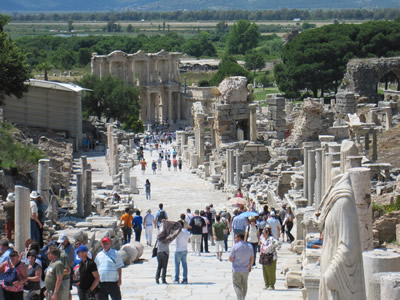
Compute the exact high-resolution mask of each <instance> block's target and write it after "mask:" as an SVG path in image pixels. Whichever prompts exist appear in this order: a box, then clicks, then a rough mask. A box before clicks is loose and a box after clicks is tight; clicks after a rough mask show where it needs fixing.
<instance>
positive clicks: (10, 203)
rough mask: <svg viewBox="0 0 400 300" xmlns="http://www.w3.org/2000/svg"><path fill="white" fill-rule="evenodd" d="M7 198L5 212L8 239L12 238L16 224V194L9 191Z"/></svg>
mask: <svg viewBox="0 0 400 300" xmlns="http://www.w3.org/2000/svg"><path fill="white" fill-rule="evenodd" d="M6 200H7V201H6V203H4V204H3V209H4V213H5V214H6V224H5V225H6V226H5V227H6V236H7V239H8V240H11V237H12V232H13V231H14V224H15V194H14V193H8V195H7V199H6Z"/></svg>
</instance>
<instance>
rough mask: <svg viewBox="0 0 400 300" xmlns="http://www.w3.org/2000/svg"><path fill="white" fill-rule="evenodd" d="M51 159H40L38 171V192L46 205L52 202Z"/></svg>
mask: <svg viewBox="0 0 400 300" xmlns="http://www.w3.org/2000/svg"><path fill="white" fill-rule="evenodd" d="M49 167H50V159H39V171H38V173H39V174H38V185H37V190H38V192H39V193H40V195H41V196H42V199H43V201H44V202H45V203H46V205H49V203H50V202H49V200H50V193H49V189H50V170H49Z"/></svg>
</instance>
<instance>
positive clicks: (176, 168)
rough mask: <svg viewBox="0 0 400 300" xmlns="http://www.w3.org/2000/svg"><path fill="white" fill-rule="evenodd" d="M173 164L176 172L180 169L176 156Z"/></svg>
mask: <svg viewBox="0 0 400 300" xmlns="http://www.w3.org/2000/svg"><path fill="white" fill-rule="evenodd" d="M172 165H173V166H174V171H175V172H176V171H177V170H178V161H177V160H176V158H174V160H173V161H172Z"/></svg>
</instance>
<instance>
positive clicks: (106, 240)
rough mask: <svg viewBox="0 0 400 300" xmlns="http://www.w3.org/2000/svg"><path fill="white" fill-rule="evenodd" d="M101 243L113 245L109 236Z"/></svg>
mask: <svg viewBox="0 0 400 300" xmlns="http://www.w3.org/2000/svg"><path fill="white" fill-rule="evenodd" d="M101 242H102V243H111V240H110V238H109V237H108V236H106V237H103V238H102V239H101Z"/></svg>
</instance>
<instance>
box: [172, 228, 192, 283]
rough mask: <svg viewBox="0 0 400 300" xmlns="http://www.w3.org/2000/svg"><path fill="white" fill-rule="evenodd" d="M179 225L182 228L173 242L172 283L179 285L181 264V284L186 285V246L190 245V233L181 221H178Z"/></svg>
mask: <svg viewBox="0 0 400 300" xmlns="http://www.w3.org/2000/svg"><path fill="white" fill-rule="evenodd" d="M178 223H179V224H181V226H182V230H181V232H180V233H179V235H178V236H177V238H176V241H175V280H174V283H179V268H180V264H181V262H182V269H183V274H182V282H181V283H182V284H187V283H188V279H187V272H188V270H187V261H186V257H187V245H188V243H190V233H189V231H188V230H187V229H186V228H184V223H183V221H182V220H180V221H178Z"/></svg>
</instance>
